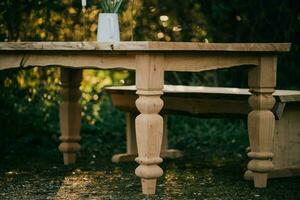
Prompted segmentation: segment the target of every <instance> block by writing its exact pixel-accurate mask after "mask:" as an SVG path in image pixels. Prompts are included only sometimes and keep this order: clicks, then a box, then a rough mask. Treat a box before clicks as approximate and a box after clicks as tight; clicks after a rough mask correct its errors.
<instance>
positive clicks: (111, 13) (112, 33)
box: [97, 0, 123, 42]
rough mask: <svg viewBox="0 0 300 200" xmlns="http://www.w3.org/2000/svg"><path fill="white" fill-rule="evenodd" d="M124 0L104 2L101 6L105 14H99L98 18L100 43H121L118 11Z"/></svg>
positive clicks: (104, 0) (98, 39)
mask: <svg viewBox="0 0 300 200" xmlns="http://www.w3.org/2000/svg"><path fill="white" fill-rule="evenodd" d="M122 3H123V0H102V1H101V3H100V5H101V7H102V10H103V11H104V13H100V14H99V18H98V31H97V41H98V42H119V41H120V28H119V20H118V14H117V13H118V11H119V9H120V7H121V5H122Z"/></svg>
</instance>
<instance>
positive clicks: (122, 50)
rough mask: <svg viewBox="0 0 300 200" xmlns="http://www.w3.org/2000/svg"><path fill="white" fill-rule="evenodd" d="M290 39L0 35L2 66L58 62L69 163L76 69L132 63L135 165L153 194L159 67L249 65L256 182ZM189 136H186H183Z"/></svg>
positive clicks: (267, 153) (262, 175)
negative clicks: (28, 38) (3, 38)
mask: <svg viewBox="0 0 300 200" xmlns="http://www.w3.org/2000/svg"><path fill="white" fill-rule="evenodd" d="M289 49H290V44H288V43H264V44H263V43H260V44H257V43H246V44H245V43H244V44H237V43H235V44H225V43H222V44H221V43H218V44H216V43H184V42H168V43H166V42H120V43H113V44H111V43H97V42H24V43H0V69H9V68H19V69H23V68H26V67H30V66H60V67H61V83H62V84H61V86H62V92H61V94H62V98H63V101H62V103H61V105H60V125H61V134H62V136H61V137H60V139H61V144H60V146H59V149H60V151H61V152H63V155H64V163H65V164H70V163H74V162H75V159H76V155H75V154H76V152H78V151H79V149H80V145H79V140H80V133H79V130H80V118H81V116H80V110H81V108H80V105H79V103H78V100H79V98H80V96H81V94H80V91H79V85H80V82H81V78H82V73H81V69H86V68H101V69H111V68H123V69H130V70H136V87H137V94H138V95H139V98H138V99H137V101H136V106H137V109H138V110H139V111H140V115H138V116H137V118H136V134H137V144H138V157H137V158H136V161H137V162H138V163H139V166H138V167H137V168H136V170H135V174H136V175H137V176H139V177H141V181H142V191H143V193H144V194H154V193H155V188H156V179H157V178H158V177H160V176H162V174H163V170H162V169H161V168H160V167H159V166H158V164H159V163H161V162H162V159H161V158H160V157H159V154H160V147H161V142H162V135H163V134H162V133H163V118H162V117H161V116H160V115H159V111H160V110H161V109H162V107H163V101H162V100H161V98H160V96H161V95H162V94H163V91H162V90H163V85H164V71H190V72H199V71H205V70H212V69H221V68H229V67H233V66H245V65H247V66H249V67H248V70H249V73H248V74H249V75H248V85H249V88H250V92H251V93H252V96H251V97H250V98H249V104H250V107H251V109H252V111H251V112H250V113H249V114H248V131H249V139H250V146H251V152H250V153H249V154H248V156H249V157H250V158H251V159H252V160H251V161H250V162H249V164H248V170H250V171H251V172H253V174H254V184H255V186H256V187H266V184H267V175H268V172H269V171H271V170H272V168H273V164H272V157H273V153H272V152H271V149H272V142H271V141H273V139H272V138H273V132H274V124H275V119H274V115H273V113H272V112H271V111H270V110H271V109H272V107H273V105H274V103H275V100H274V97H273V95H272V93H273V92H274V88H275V85H276V65H277V54H278V52H286V51H289ZM187 137H188V136H187Z"/></svg>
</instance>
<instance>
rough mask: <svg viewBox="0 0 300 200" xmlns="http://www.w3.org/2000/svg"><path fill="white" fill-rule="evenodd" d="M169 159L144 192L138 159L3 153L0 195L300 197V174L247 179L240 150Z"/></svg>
mask: <svg viewBox="0 0 300 200" xmlns="http://www.w3.org/2000/svg"><path fill="white" fill-rule="evenodd" d="M186 155H187V156H186V157H185V158H183V159H179V160H166V161H164V163H163V164H162V165H161V166H162V168H163V169H164V172H165V173H164V175H163V177H161V178H160V179H159V180H158V186H157V195H155V196H145V195H142V194H141V186H140V181H139V179H138V178H137V177H136V176H135V175H134V169H135V168H136V167H137V164H136V163H123V164H113V163H111V161H110V156H111V155H104V156H103V155H100V154H93V153H81V154H80V155H79V157H78V162H77V164H75V165H73V166H69V167H66V166H64V165H63V164H62V156H61V154H60V153H59V152H58V151H57V150H53V151H50V152H47V151H43V150H29V151H27V152H25V151H24V152H23V151H22V150H20V149H19V150H16V151H13V152H9V153H5V154H3V152H2V154H0V199H1V200H2V199H3V200H5V199H8V200H13V199H30V200H31V199H41V200H45V199H57V200H59V199H70V200H72V199H91V200H92V199H172V200H173V199H188V200H191V199H207V200H209V199H213V200H217V199H220V200H221V199H222V200H223V199H230V200H232V199H255V200H259V199H264V200H266V199H270V200H271V199H272V200H273V199H274V200H276V199H278V200H284V199H289V200H290V199H300V189H299V188H300V178H299V177H294V178H282V179H276V180H271V181H269V185H268V188H267V189H255V188H253V184H252V182H248V181H244V180H243V171H244V167H245V163H246V160H244V159H243V158H241V157H239V156H234V155H232V156H230V157H229V156H228V157H218V156H214V155H201V156H199V155H198V156H197V155H193V156H192V155H190V154H188V153H187V154H186Z"/></svg>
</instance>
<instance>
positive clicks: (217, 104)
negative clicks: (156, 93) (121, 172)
mask: <svg viewBox="0 0 300 200" xmlns="http://www.w3.org/2000/svg"><path fill="white" fill-rule="evenodd" d="M105 90H106V91H107V92H108V93H109V94H110V95H111V99H112V103H113V105H114V106H116V107H117V108H118V109H120V110H121V111H124V112H126V113H127V114H126V117H127V153H126V154H118V155H115V156H114V157H113V161H114V162H122V161H129V160H133V159H134V157H135V156H136V154H137V150H136V141H135V129H134V119H135V117H136V115H137V114H138V110H137V109H136V106H135V100H136V99H137V98H138V95H136V94H135V92H136V88H135V86H117V87H107V88H105ZM250 95H251V94H250V92H249V91H248V89H240V88H222V87H202V86H200V87H199V86H178V85H177V86H174V85H165V87H164V94H163V95H162V99H163V100H164V107H163V109H162V111H161V114H162V115H163V116H166V115H167V114H183V115H193V116H198V117H213V118H224V117H226V118H228V117H237V118H246V117H247V114H248V112H249V111H250V107H249V105H248V98H249V96H250ZM273 95H274V97H275V99H276V104H275V106H274V108H273V109H272V112H273V113H274V115H275V118H276V125H275V134H274V141H273V153H274V158H273V163H274V170H273V171H272V172H271V173H270V174H269V178H275V177H287V176H295V175H300V156H299V155H300V134H299V133H300V123H299V122H300V91H292V90H277V91H276V92H275V93H274V94H273ZM165 119H166V117H165ZM165 121H166V120H165ZM124 155H125V157H126V156H127V157H126V159H124V160H122V156H124ZM130 156H131V157H130ZM180 156H182V153H181V152H180V151H178V150H169V149H168V148H167V128H166V126H165V129H164V137H163V144H162V157H170V158H177V157H180ZM245 178H246V179H251V178H252V175H251V173H250V171H247V172H246V173H245Z"/></svg>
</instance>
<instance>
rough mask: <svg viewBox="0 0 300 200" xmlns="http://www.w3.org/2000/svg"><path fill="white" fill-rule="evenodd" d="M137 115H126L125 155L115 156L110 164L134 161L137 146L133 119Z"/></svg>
mask: <svg viewBox="0 0 300 200" xmlns="http://www.w3.org/2000/svg"><path fill="white" fill-rule="evenodd" d="M136 116H137V114H135V113H130V112H127V113H126V149H127V151H126V153H122V154H115V155H113V157H112V162H114V163H120V162H130V161H134V159H135V158H136V157H137V154H138V153H137V145H136V135H135V118H136Z"/></svg>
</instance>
